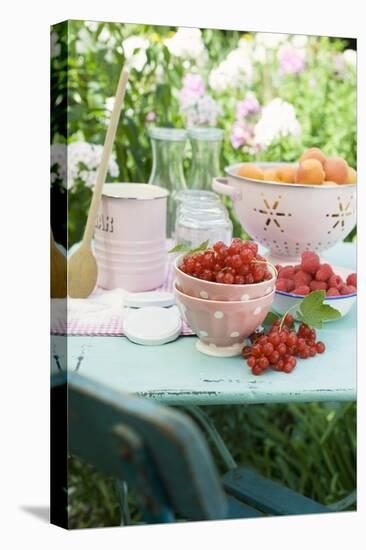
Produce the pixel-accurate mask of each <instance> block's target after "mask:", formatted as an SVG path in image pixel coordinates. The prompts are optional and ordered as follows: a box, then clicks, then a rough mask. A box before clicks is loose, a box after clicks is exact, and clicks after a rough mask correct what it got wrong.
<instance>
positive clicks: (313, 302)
mask: <svg viewBox="0 0 366 550" xmlns="http://www.w3.org/2000/svg"><path fill="white" fill-rule="evenodd" d="M324 299H325V291H324V290H315V291H314V292H311V293H310V294H308V295H307V296H305V298H304V299H303V300H302V302H301V305H300V307H299V311H298V313H297V316H296V317H297V320H298V321H301V322H302V323H305V324H307V325H309V327H311V328H322V326H323V322H324V321H330V320H335V319H339V318H340V317H341V314H340V313H339V311H338V310H337V309H334V307H332V306H328V305H327V304H324V303H323V302H324Z"/></svg>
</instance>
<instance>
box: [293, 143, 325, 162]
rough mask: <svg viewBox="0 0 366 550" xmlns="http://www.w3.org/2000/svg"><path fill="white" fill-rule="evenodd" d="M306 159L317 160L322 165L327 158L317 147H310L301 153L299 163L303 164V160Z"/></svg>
mask: <svg viewBox="0 0 366 550" xmlns="http://www.w3.org/2000/svg"><path fill="white" fill-rule="evenodd" d="M308 159H315V160H318V161H319V162H320V163H321V164H324V163H325V161H326V160H327V157H326V156H325V155H324V153H323V151H322V150H321V149H319V148H318V147H310V149H306V151H304V152H303V154H302V155H301V157H300V162H303V161H304V160H308Z"/></svg>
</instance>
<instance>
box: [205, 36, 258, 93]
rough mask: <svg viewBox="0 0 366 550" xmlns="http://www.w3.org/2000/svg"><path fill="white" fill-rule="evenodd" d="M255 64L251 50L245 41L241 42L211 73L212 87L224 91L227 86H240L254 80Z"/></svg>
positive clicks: (210, 81)
mask: <svg viewBox="0 0 366 550" xmlns="http://www.w3.org/2000/svg"><path fill="white" fill-rule="evenodd" d="M252 78H253V65H252V60H251V52H250V50H249V48H248V47H247V46H245V45H244V41H240V42H239V47H238V48H236V49H235V50H232V51H231V52H230V53H229V54H228V56H227V57H226V59H224V60H223V61H222V62H221V63H220V64H219V65H218V67H216V68H215V69H213V70H212V71H211V73H210V75H209V83H210V86H211V88H213V89H214V90H215V91H217V92H222V91H224V90H226V89H227V88H240V87H242V86H245V85H248V84H250V83H251V82H252Z"/></svg>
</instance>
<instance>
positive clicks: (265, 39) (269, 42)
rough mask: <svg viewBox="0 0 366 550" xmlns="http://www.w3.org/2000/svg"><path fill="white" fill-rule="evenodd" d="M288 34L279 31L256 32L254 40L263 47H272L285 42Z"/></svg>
mask: <svg viewBox="0 0 366 550" xmlns="http://www.w3.org/2000/svg"><path fill="white" fill-rule="evenodd" d="M288 36H289V35H288V34H281V33H279V32H276V33H272V32H257V33H256V34H255V36H254V41H255V42H256V44H260V45H262V46H264V47H265V48H269V49H271V48H272V49H274V48H277V47H278V46H279V45H280V44H283V43H284V42H286V40H287V39H288Z"/></svg>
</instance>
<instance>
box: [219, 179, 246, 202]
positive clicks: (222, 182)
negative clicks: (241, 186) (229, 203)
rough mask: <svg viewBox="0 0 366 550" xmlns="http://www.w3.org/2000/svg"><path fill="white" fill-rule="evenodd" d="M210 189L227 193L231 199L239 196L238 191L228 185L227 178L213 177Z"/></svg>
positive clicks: (223, 193)
mask: <svg viewBox="0 0 366 550" xmlns="http://www.w3.org/2000/svg"><path fill="white" fill-rule="evenodd" d="M212 189H213V190H214V191H216V193H221V194H222V195H227V196H228V197H231V198H232V199H238V198H239V197H240V191H238V190H237V189H235V188H234V187H232V186H231V185H229V183H228V179H227V178H213V180H212Z"/></svg>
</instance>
